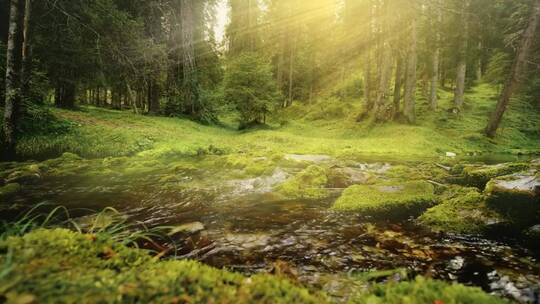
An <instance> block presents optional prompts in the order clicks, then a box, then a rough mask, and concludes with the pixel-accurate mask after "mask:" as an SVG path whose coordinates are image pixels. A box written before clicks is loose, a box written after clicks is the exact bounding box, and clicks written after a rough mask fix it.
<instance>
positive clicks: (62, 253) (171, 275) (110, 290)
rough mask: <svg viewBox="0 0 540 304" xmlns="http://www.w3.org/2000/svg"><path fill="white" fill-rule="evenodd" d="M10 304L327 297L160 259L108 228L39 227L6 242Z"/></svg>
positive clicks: (4, 287) (272, 280)
mask: <svg viewBox="0 0 540 304" xmlns="http://www.w3.org/2000/svg"><path fill="white" fill-rule="evenodd" d="M0 265H9V267H8V268H5V269H4V270H5V271H7V273H6V272H4V273H3V275H0V286H1V287H0V297H1V298H3V299H5V300H6V301H7V302H8V303H21V302H22V301H23V300H29V301H25V302H24V303H88V302H92V303H327V302H328V300H327V298H326V296H325V295H324V294H313V293H310V292H309V291H308V290H307V289H305V288H302V287H299V286H297V285H295V284H293V283H291V282H290V281H287V280H285V279H282V278H278V277H273V276H270V275H264V274H261V275H255V276H252V277H244V276H242V275H240V274H237V273H232V272H229V271H226V270H219V269H215V268H211V267H208V266H205V265H202V264H200V263H198V262H195V261H174V260H171V261H159V260H156V259H154V258H152V257H151V256H150V255H149V254H148V252H146V251H144V250H141V249H132V248H127V247H125V246H123V245H120V244H118V243H114V242H113V241H111V240H110V238H108V237H105V236H103V235H83V234H78V233H75V232H71V231H68V230H65V229H54V230H45V229H40V230H36V231H33V232H31V233H29V234H26V235H24V236H23V237H10V238H8V239H7V240H4V241H1V242H0Z"/></svg>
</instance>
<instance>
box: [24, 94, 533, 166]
mask: <svg viewBox="0 0 540 304" xmlns="http://www.w3.org/2000/svg"><path fill="white" fill-rule="evenodd" d="M496 95H497V92H496V90H495V89H494V88H493V87H490V86H488V85H482V86H478V87H475V88H473V89H472V90H471V92H469V94H468V95H467V98H466V106H465V108H464V109H463V111H462V113H461V114H459V115H455V114H452V113H449V112H448V111H447V109H449V108H450V107H451V93H450V92H447V91H440V99H441V101H440V110H437V111H431V110H429V109H428V107H427V105H426V101H425V100H424V99H422V98H419V106H418V122H417V124H415V125H407V124H400V123H386V124H380V125H375V126H374V125H371V124H370V123H369V122H361V123H357V122H356V116H357V115H358V114H359V113H360V112H361V103H360V101H348V102H342V101H339V100H335V99H332V98H330V99H325V100H321V101H319V102H317V103H314V104H312V105H295V106H293V107H291V108H289V109H286V110H284V111H280V112H279V113H278V114H276V115H274V117H272V118H271V119H270V120H269V124H268V125H267V126H265V127H260V128H256V129H253V130H248V131H238V130H237V129H236V126H237V125H236V123H235V122H234V117H225V118H224V119H222V121H223V122H222V124H221V125H219V126H204V125H201V124H198V123H196V122H192V121H189V120H186V119H179V118H166V117H151V116H140V115H136V114H133V113H131V112H129V111H122V112H121V111H114V110H107V109H100V108H94V107H82V108H81V109H80V110H78V111H68V110H54V113H55V114H56V116H57V117H59V118H61V119H64V120H66V121H67V122H68V124H69V130H68V131H67V132H63V133H62V134H60V135H59V134H46V135H41V136H35V135H32V136H29V137H25V138H23V139H22V140H21V143H20V145H19V152H20V155H22V157H23V158H26V159H46V158H50V157H56V156H59V155H61V154H62V153H63V152H72V153H75V154H77V155H80V156H82V157H87V158H96V157H107V156H126V155H133V154H136V153H138V152H142V151H146V153H151V154H155V155H159V154H167V153H174V154H185V155H195V154H201V153H204V151H208V149H209V148H210V150H214V152H218V151H221V152H222V153H237V152H249V153H252V154H259V156H265V155H272V154H275V153H281V154H283V153H297V154H328V155H332V156H335V157H351V156H356V155H361V156H366V155H374V156H382V157H398V158H399V157H410V158H415V157H416V158H417V157H430V158H433V157H437V156H441V155H445V153H446V152H453V153H456V154H457V155H458V156H465V155H471V154H481V153H490V154H507V155H511V154H513V155H518V154H538V153H540V130H539V128H538V126H539V125H540V115H538V114H537V110H535V109H533V108H532V107H531V106H530V105H529V104H528V103H526V102H524V101H520V100H514V101H513V103H512V105H511V107H510V109H509V111H508V112H507V115H506V116H505V119H504V123H503V125H502V127H501V129H500V132H499V135H498V136H497V138H496V139H494V140H490V139H488V138H486V137H485V136H484V135H483V134H482V130H483V128H484V126H485V124H486V122H487V118H488V116H489V112H490V111H491V110H492V109H493V108H494V105H495V102H496Z"/></svg>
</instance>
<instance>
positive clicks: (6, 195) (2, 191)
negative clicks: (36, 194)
mask: <svg viewBox="0 0 540 304" xmlns="http://www.w3.org/2000/svg"><path fill="white" fill-rule="evenodd" d="M19 191H21V185H19V184H17V183H11V184H7V185H4V186H2V187H0V202H3V201H6V200H9V199H10V198H12V197H13V196H14V195H16V194H17V193H19Z"/></svg>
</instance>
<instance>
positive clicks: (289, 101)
mask: <svg viewBox="0 0 540 304" xmlns="http://www.w3.org/2000/svg"><path fill="white" fill-rule="evenodd" d="M293 39H294V38H293ZM295 45H296V39H294V42H293V45H292V46H291V47H290V48H291V49H290V51H289V89H288V98H287V107H290V106H291V105H292V103H293V84H294V51H295Z"/></svg>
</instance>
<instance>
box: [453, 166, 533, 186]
mask: <svg viewBox="0 0 540 304" xmlns="http://www.w3.org/2000/svg"><path fill="white" fill-rule="evenodd" d="M529 168H530V164H527V163H506V164H498V165H491V166H480V167H478V166H465V167H464V168H463V182H464V184H465V185H467V186H472V187H477V188H480V189H483V188H484V187H485V186H486V184H487V183H488V182H489V181H490V180H491V179H492V178H495V177H499V176H504V175H508V174H512V173H517V172H521V171H524V170H527V169H529Z"/></svg>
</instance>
